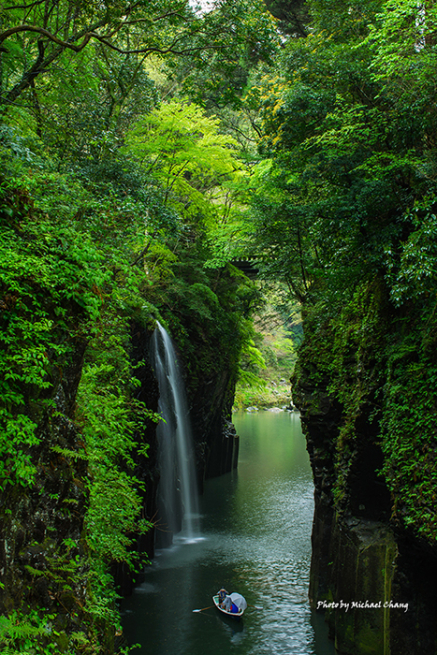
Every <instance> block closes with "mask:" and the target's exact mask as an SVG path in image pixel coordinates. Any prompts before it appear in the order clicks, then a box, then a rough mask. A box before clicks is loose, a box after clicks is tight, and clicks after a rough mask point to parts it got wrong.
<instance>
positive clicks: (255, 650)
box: [122, 412, 335, 655]
mask: <svg viewBox="0 0 437 655" xmlns="http://www.w3.org/2000/svg"><path fill="white" fill-rule="evenodd" d="M234 424H235V427H236V429H237V433H238V434H239V435H240V458H239V466H238V470H237V471H234V472H233V473H230V474H228V475H225V476H222V477H220V478H215V479H213V480H209V481H208V482H207V483H206V487H205V493H204V496H203V497H202V498H201V499H200V512H201V526H202V527H201V534H199V535H198V539H196V540H194V542H192V543H187V542H186V541H184V540H183V539H180V540H177V541H176V542H175V544H174V545H173V546H172V547H171V548H169V549H165V550H161V551H158V553H157V556H156V558H155V560H154V562H153V564H152V566H151V567H149V568H148V569H147V571H146V579H145V582H144V583H143V584H141V585H139V586H138V587H137V588H136V589H135V591H134V594H133V595H132V596H131V597H130V598H127V599H125V600H124V601H123V604H122V616H123V625H124V632H125V635H126V636H127V638H128V639H129V642H130V643H135V642H139V643H140V644H141V647H140V648H139V649H138V650H135V651H134V653H137V654H138V655H146V654H147V655H224V654H230V655H334V653H335V650H334V647H333V644H332V642H331V641H330V640H329V639H328V638H327V634H326V627H325V625H324V622H323V619H322V618H321V617H320V616H318V615H315V613H313V612H311V610H310V608H309V605H308V580H309V567H310V558H311V545H310V535H311V524H312V517H313V484H312V478H311V470H310V466H309V460H308V454H307V452H306V449H305V440H304V438H303V436H302V432H301V428H300V421H299V417H298V415H297V414H289V413H286V412H281V413H278V414H276V413H272V412H257V413H253V414H247V413H244V412H239V413H238V414H236V415H234ZM222 586H225V587H226V588H227V589H228V590H229V591H230V592H232V591H237V592H239V593H241V594H243V596H245V598H246V600H247V602H248V603H250V604H251V605H256V606H257V607H260V608H262V609H255V608H254V607H251V606H249V607H248V609H247V610H246V612H245V615H244V617H243V619H242V620H241V621H240V622H236V621H233V620H232V619H228V618H227V617H224V616H222V615H221V614H220V613H219V612H218V611H217V610H216V609H215V608H210V609H206V610H205V611H203V612H201V613H193V611H192V610H193V609H201V608H204V607H208V606H210V605H212V602H211V597H212V595H213V594H214V593H216V592H217V590H218V589H219V588H220V587H222Z"/></svg>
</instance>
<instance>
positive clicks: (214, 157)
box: [126, 101, 239, 221]
mask: <svg viewBox="0 0 437 655" xmlns="http://www.w3.org/2000/svg"><path fill="white" fill-rule="evenodd" d="M218 128H219V121H218V120H217V119H213V118H208V117H207V116H206V115H205V113H204V112H203V111H202V109H200V107H197V106H195V105H193V104H182V103H180V102H177V101H171V102H169V103H166V104H162V105H161V107H160V108H159V109H156V110H154V111H153V112H152V113H151V114H149V115H148V116H146V117H145V118H143V119H141V120H140V121H138V122H137V124H136V125H135V127H134V128H133V129H132V130H131V131H130V133H129V134H128V136H127V139H126V141H127V150H126V151H127V152H131V153H132V154H134V155H135V156H136V157H137V158H138V160H139V161H140V162H141V165H142V166H143V167H144V168H145V169H146V171H147V173H148V174H149V175H152V176H153V177H154V178H155V179H156V180H157V181H159V182H160V184H161V185H162V188H163V189H164V192H165V200H166V202H167V201H168V202H169V203H170V204H171V205H173V207H174V208H175V210H176V211H178V212H179V214H180V215H182V216H185V217H187V218H188V217H190V218H194V219H195V218H196V217H197V216H199V215H200V216H201V217H202V218H203V220H204V221H205V220H206V219H207V217H208V215H210V214H212V216H214V214H215V212H216V211H217V210H218V211H220V208H221V206H223V205H222V203H221V202H220V199H221V197H222V196H223V194H224V190H223V186H224V184H225V183H226V181H227V180H228V179H230V178H232V176H233V174H234V172H235V170H236V169H237V168H238V167H239V164H238V162H237V160H236V158H235V156H234V154H233V151H232V149H231V148H232V146H234V145H235V141H234V140H233V139H232V138H231V137H230V136H227V135H222V134H219V133H218Z"/></svg>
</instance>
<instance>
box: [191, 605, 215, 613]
mask: <svg viewBox="0 0 437 655" xmlns="http://www.w3.org/2000/svg"><path fill="white" fill-rule="evenodd" d="M211 607H214V605H209V607H202V609H201V610H193V612H203V610H210V609H211Z"/></svg>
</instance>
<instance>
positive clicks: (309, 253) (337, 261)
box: [252, 0, 437, 542]
mask: <svg viewBox="0 0 437 655" xmlns="http://www.w3.org/2000/svg"><path fill="white" fill-rule="evenodd" d="M307 7H308V10H309V16H310V17H311V23H310V24H309V25H308V36H307V37H306V38H305V39H290V40H289V41H288V42H287V43H286V44H285V45H284V48H283V53H282V56H281V58H280V62H279V65H278V67H277V68H276V70H274V71H272V72H271V73H270V74H268V75H265V76H264V77H263V78H261V79H259V81H258V83H257V86H256V88H254V89H253V93H254V94H255V93H256V94H258V96H259V98H260V101H261V112H262V117H263V130H264V138H263V140H262V141H261V144H260V150H261V153H262V155H263V157H264V158H265V163H262V164H261V165H260V166H259V167H258V171H256V173H255V175H256V176H257V177H256V178H255V179H256V181H257V183H256V191H255V194H256V195H255V198H256V200H255V206H254V208H253V210H252V212H253V216H254V220H255V229H254V239H253V244H254V245H253V248H254V249H255V250H256V251H257V252H260V253H264V259H265V261H264V262H263V266H262V267H261V270H264V271H265V274H266V275H275V276H276V277H279V278H280V279H281V280H283V281H284V282H285V283H287V284H288V285H289V287H290V290H291V291H292V292H293V293H294V295H295V296H296V297H298V298H299V299H300V300H301V301H302V303H303V304H304V310H303V311H304V325H305V340H304V343H303V346H302V347H301V349H300V353H299V359H300V362H301V364H300V366H301V367H302V369H304V370H305V376H307V379H308V380H309V383H310V384H314V385H315V388H316V389H321V390H326V388H328V389H329V392H330V393H331V395H332V397H333V398H335V400H336V401H337V402H338V404H339V406H341V407H342V422H341V425H340V427H339V435H338V438H337V440H336V442H335V444H334V445H333V447H334V449H335V456H334V457H335V462H336V463H335V465H336V482H335V485H334V490H333V491H334V497H335V503H336V507H337V509H339V510H341V511H344V510H347V509H348V508H347V499H348V494H349V490H350V489H349V485H350V484H352V481H351V476H352V475H353V474H354V466H355V459H356V457H358V453H359V449H360V447H364V445H363V444H361V445H360V444H359V443H358V441H357V435H358V434H360V436H361V438H362V439H364V437H363V435H362V432H360V430H361V431H362V425H363V422H367V423H366V425H367V426H368V428H367V430H368V435H367V437H366V439H367V440H368V441H369V443H370V442H371V443H372V445H373V446H376V445H379V447H380V448H381V449H382V452H383V460H384V463H383V466H382V472H381V475H383V476H384V479H385V481H386V484H387V486H388V488H389V490H390V492H391V494H392V500H393V517H392V518H393V520H394V521H399V522H400V524H402V525H404V526H408V527H409V529H411V530H413V531H414V532H415V533H416V534H419V535H420V536H422V537H425V538H426V539H428V540H429V541H430V542H435V538H436V528H435V525H436V517H435V513H434V512H433V510H432V499H433V498H435V493H436V481H435V464H434V458H433V455H432V453H433V452H434V451H435V414H436V409H435V407H434V403H433V401H432V398H433V380H434V377H435V376H434V369H435V361H434V360H435V358H434V355H433V351H432V346H431V344H432V343H433V338H432V336H431V335H432V332H433V329H434V328H433V326H434V320H435V319H434V314H435V285H436V274H437V267H436V233H435V216H436V211H435V197H436V191H437V188H436V175H435V160H436V144H435V139H434V134H435V127H436V114H435V103H434V95H435V93H434V89H433V88H431V87H433V82H432V80H433V79H434V77H435V73H436V70H435V56H434V44H435V33H436V31H435V22H436V9H435V7H434V5H433V4H427V5H424V6H423V7H418V5H417V3H414V2H405V3H404V2H398V1H397V0H393V1H392V0H388V1H386V2H369V3H365V6H364V5H363V3H362V2H342V1H341V0H339V1H338V2H335V3H334V4H333V3H332V2H329V3H328V2H326V1H325V0H311V1H310V2H308V3H307ZM258 180H259V181H258ZM407 325H408V328H407ZM427 379H429V380H430V382H429V384H428V395H427V393H426V382H425V380H427ZM360 426H361V427H360ZM419 471H420V473H419Z"/></svg>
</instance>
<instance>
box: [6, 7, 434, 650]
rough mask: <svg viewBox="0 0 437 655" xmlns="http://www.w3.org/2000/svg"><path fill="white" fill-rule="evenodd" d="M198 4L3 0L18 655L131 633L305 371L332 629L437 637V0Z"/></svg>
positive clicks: (316, 573)
mask: <svg viewBox="0 0 437 655" xmlns="http://www.w3.org/2000/svg"><path fill="white" fill-rule="evenodd" d="M199 5H200V6H199V7H197V6H195V4H194V3H193V2H189V1H188V0H153V2H146V1H143V0H140V1H139V2H136V1H135V2H130V0H126V1H125V0H114V1H111V2H109V1H108V2H98V3H97V2H81V1H78V0H37V1H35V2H33V1H30V2H25V3H21V4H19V3H14V2H10V3H3V4H2V5H1V6H0V165H1V166H0V454H1V456H0V525H1V534H0V650H1V651H2V652H4V653H5V655H23V654H24V653H26V655H27V654H28V653H29V654H31V655H50V654H53V655H58V653H64V654H65V655H113V654H114V653H115V652H117V651H118V652H120V653H123V652H125V651H126V648H127V646H126V644H125V643H124V642H123V631H122V622H121V617H120V608H119V605H120V602H121V600H120V599H121V598H122V597H124V596H126V597H128V596H129V594H132V593H133V594H134V596H135V594H136V593H137V592H135V589H137V588H139V586H141V584H144V580H143V576H144V575H146V576H147V573H144V572H145V571H146V572H147V571H150V570H152V569H153V566H154V564H151V563H150V562H151V560H154V558H155V555H156V552H157V551H161V546H162V545H164V543H165V544H166V545H167V546H169V545H170V542H171V541H172V540H174V539H176V540H177V539H178V537H177V536H176V537H174V535H175V534H176V535H177V534H178V530H179V528H180V527H181V526H182V523H183V510H184V509H185V510H186V511H187V515H188V516H189V517H191V518H193V519H194V520H196V518H197V515H198V513H199V512H198V511H197V509H196V507H193V506H192V507H191V508H190V502H191V500H190V499H191V497H192V495H193V494H192V493H191V490H190V491H188V487H189V486H190V485H188V484H186V483H185V482H184V481H183V480H184V479H186V477H188V476H187V475H186V474H185V472H184V469H185V463H186V462H187V461H189V462H190V463H191V464H192V465H193V469H194V471H195V474H194V475H195V478H196V484H197V488H198V490H199V494H200V497H201V499H202V498H203V497H204V496H203V495H205V498H206V497H209V496H208V494H210V489H213V488H214V485H215V484H216V482H217V499H216V500H217V501H218V500H219V499H221V496H222V491H218V489H219V487H220V484H221V482H220V480H222V482H226V480H227V481H232V480H236V479H237V478H238V469H239V467H238V459H239V452H240V449H241V450H242V452H244V449H243V446H242V444H240V441H241V440H240V438H239V436H238V434H237V431H236V429H235V427H234V425H233V421H232V417H233V405H234V402H235V403H236V404H238V407H240V408H246V407H247V406H249V405H250V406H252V408H253V407H254V406H256V405H257V402H258V401H257V399H260V401H261V402H260V403H259V405H260V406H264V405H263V404H262V403H264V402H265V401H266V399H271V398H273V397H275V398H279V397H280V392H279V387H281V389H284V387H285V388H286V393H287V394H289V395H288V396H287V400H286V402H284V403H282V401H281V403H278V404H280V405H282V404H284V405H288V403H289V400H290V399H292V402H293V403H294V406H295V407H297V408H298V410H299V412H300V417H301V420H302V428H303V432H304V435H305V438H306V444H307V449H308V454H309V459H310V465H311V470H312V476H313V482H314V491H315V494H314V523H313V532H312V544H311V547H312V555H311V571H310V573H309V577H308V579H307V582H305V583H304V582H303V578H302V579H300V581H299V588H300V589H301V588H302V587H301V585H303V584H308V587H309V589H308V596H309V599H308V601H306V600H305V603H307V602H308V605H306V606H305V607H306V610H305V611H304V612H303V615H305V617H306V618H305V621H307V619H308V617H309V616H310V615H311V614H310V608H311V610H312V611H314V612H315V614H314V616H318V615H317V608H319V612H320V610H322V609H323V610H324V612H325V614H324V617H326V619H327V625H328V627H329V632H330V635H331V637H332V638H333V639H334V641H335V646H336V648H337V650H338V651H339V652H341V653H349V654H351V655H352V654H353V655H355V654H357V655H361V654H363V655H364V653H376V654H377V655H379V654H383V655H404V654H408V655H410V654H413V655H416V654H417V655H419V654H420V655H435V653H436V643H437V634H436V630H437V628H436V625H437V622H436V620H435V615H436V608H437V598H436V592H435V585H434V583H433V580H434V578H435V571H436V562H437V551H436V548H437V527H436V526H437V515H436V498H437V468H436V467H437V438H436V435H437V403H436V398H437V356H436V353H437V338H436V334H437V312H436V307H437V304H436V288H437V138H436V132H437V111H436V106H437V105H436V89H435V82H434V80H435V77H436V73H437V70H436V59H435V48H436V43H437V36H436V34H437V29H436V26H437V5H436V4H435V3H434V2H426V3H422V4H420V3H419V5H418V3H417V2H416V0H402V1H401V0H371V1H369V2H366V3H363V2H361V1H358V0H329V2H328V0H265V1H264V0H214V2H211V3H208V5H207V6H205V4H204V3H199ZM247 262H249V263H250V266H249V267H248V266H247ZM234 264H236V265H234ZM160 326H162V327H160ZM266 326H268V327H266ZM163 328H165V331H166V333H167V334H168V335H169V336H170V339H171V343H172V347H173V348H174V351H175V354H171V355H168V354H167V355H164V352H165V350H166V348H165V349H164V342H165V343H166V344H167V345H169V343H168V340H167V337H166V336H165V337H163V334H164V333H163ZM160 335H161V336H160ZM158 337H159V338H158ZM161 337H163V339H161ZM154 341H157V342H158V348H157V351H158V354H159V357H158V358H157V359H155V361H153V360H152V359H151V358H150V352H151V347H152V343H153V342H154ZM175 357H176V359H177V361H178V372H179V373H180V374H181V380H182V381H178V382H177V383H176V386H177V388H178V389H179V390H180V388H181V387H184V390H185V392H186V400H187V408H185V407H183V405H181V404H180V400H179V398H180V397H179V392H178V393H177V394H176V396H177V397H175V395H174V393H173V391H168V392H166V391H165V390H164V387H165V385H164V384H163V382H164V381H165V379H167V378H168V376H167V375H166V374H165V375H164V376H163V379H161V380H159V378H160V377H161V376H160V375H159V370H160V369H163V368H164V367H165V368H168V367H169V366H170V364H172V363H174V359H175ZM171 377H174V376H173V373H172V375H171ZM290 378H291V391H290V393H289V389H288V388H287V385H288V379H290ZM281 380H284V382H281ZM166 395H167V397H168V398H170V400H171V402H170V403H169V405H172V404H173V400H175V402H176V404H177V405H178V407H176V408H174V409H171V410H170V412H169V414H167V418H165V422H164V421H163V415H164V414H165V410H164V402H163V401H164V399H165V396H166ZM172 399H173V400H172ZM265 404H266V405H267V404H269V403H268V402H267V401H266V402H265ZM278 409H281V407H279V408H278ZM187 414H189V417H190V423H191V429H190V431H191V434H192V444H193V447H192V452H189V451H185V454H184V453H183V452H182V451H181V450H180V452H179V454H180V455H181V459H182V461H183V462H184V465H183V466H182V465H178V466H176V465H175V464H174V460H173V458H171V459H169V461H168V462H167V464H165V462H164V460H165V457H164V455H167V454H169V455H170V454H171V452H172V451H173V447H167V446H165V447H164V448H162V445H161V446H160V442H161V444H162V441H163V440H165V441H166V442H168V441H167V439H168V435H167V436H166V433H165V429H166V428H171V431H172V432H173V433H180V421H179V420H177V421H175V420H174V419H175V417H176V415H177V416H181V415H184V416H185V415H187ZM266 414H267V413H266ZM284 416H285V414H284ZM293 416H294V415H293ZM246 439H250V437H246ZM270 440H271V442H272V447H273V444H274V437H271V439H270ZM291 441H292V437H291V436H290V443H291ZM248 443H250V442H248ZM248 443H245V445H244V448H246V447H247V446H248ZM254 443H257V441H256V438H255V437H254ZM263 443H264V442H263ZM263 447H264V446H263ZM177 450H178V449H177V448H175V449H174V453H176V452H177ZM265 459H266V461H268V449H267V451H266V453H265ZM278 466H279V465H278ZM290 467H291V464H290ZM241 470H243V468H242V469H241ZM166 471H167V472H166ZM308 471H309V469H307V473H308ZM260 475H261V473H260ZM222 476H225V477H224V478H222ZM233 476H234V477H233ZM166 479H167V481H170V482H169V484H168V485H167V483H166V482H165V480H166ZM269 480H271V479H270V478H269ZM215 481H216V482H215ZM232 484H233V483H232ZM232 484H231V488H232V490H233V492H235V493H237V491H238V489H237V487H236V486H235V485H234V486H232ZM266 484H267V483H266ZM269 484H273V483H271V482H269ZM287 484H289V487H290V488H291V487H292V486H293V484H294V483H293V484H292V483H291V482H290V483H287ZM164 487H167V492H166V493H162V491H163V489H164ZM281 488H282V487H281ZM293 488H294V487H293ZM305 489H306V491H305V493H307V490H308V488H307V487H305ZM257 493H259V494H260V498H261V497H262V494H261V491H260V490H259V489H258V491H257ZM183 496H185V498H184V500H181V498H182V497H183ZM213 496H214V494H213ZM243 496H244V494H243ZM280 496H281V498H284V497H285V496H284V494H282V495H281V494H280ZM303 497H305V498H307V495H305V494H303ZM169 498H171V501H170V500H169ZM232 498H239V499H241V498H242V497H241V496H238V494H237V495H236V496H232ZM225 500H226V497H225ZM252 500H253V499H252ZM201 502H202V500H201ZM229 502H231V499H229ZM293 502H294V501H293ZM163 506H166V507H170V506H173V507H174V508H175V509H170V510H168V511H167V510H166V511H167V514H166V515H164V510H163V509H162V507H163ZM254 507H255V509H253V511H251V517H252V521H253V526H251V527H250V529H252V528H253V529H255V527H256V526H258V527H259V529H260V533H261V532H262V530H261V527H262V526H261V525H260V524H259V523H258V521H260V523H262V521H263V520H264V518H265V517H264V515H263V513H262V512H265V511H267V510H264V509H263V510H262V511H261V514H260V515H257V514H256V503H255V506H254ZM269 511H271V512H273V515H274V516H275V517H276V521H275V525H278V541H280V540H281V539H283V543H286V544H288V543H289V540H290V539H291V537H290V534H289V533H288V532H289V530H291V529H294V528H292V527H290V523H289V522H288V519H289V518H290V517H289V512H290V510H289V509H288V508H287V507H286V503H285V504H284V505H282V504H280V512H279V513H276V510H275V509H274V508H272V507H271V506H269ZM231 515H232V513H231V514H228V515H227V516H231ZM284 515H285V516H286V519H287V520H285V519H283V516H284ZM272 525H273V524H270V526H271V528H270V529H271V530H273V527H272ZM282 525H287V526H289V527H288V528H286V529H285V528H284V530H285V531H286V532H287V533H286V534H285V533H284V534H282V532H281V526H282ZM249 532H250V530H249ZM195 536H196V527H195V526H192V527H191V537H195ZM191 537H190V539H189V540H191ZM224 541H225V542H226V540H224ZM243 541H244V540H243ZM261 541H262V539H261ZM245 543H246V542H245ZM263 543H264V542H263ZM305 543H306V544H307V545H306V546H305V548H308V549H309V545H308V542H305ZM246 545H247V544H246ZM197 546H199V549H201V548H202V547H203V546H205V544H203V545H202V543H199V544H194V547H197ZM278 552H279V559H278V560H275V565H274V567H273V568H274V569H275V570H276V567H280V564H278V562H283V564H284V570H287V571H288V568H287V566H288V564H287V562H286V561H285V560H286V558H285V555H284V553H283V551H281V548H280V547H278ZM258 554H259V553H258ZM307 556H308V558H309V552H308V553H307V554H306V556H305V557H302V559H301V560H299V561H302V562H303V561H305V562H308V559H307V558H306V557H307ZM257 557H258V555H257V556H256V557H255V560H257ZM264 559H265V558H264ZM154 561H155V560H154ZM257 561H258V560H257ZM260 566H261V564H260ZM305 566H307V564H306V563H305ZM261 568H262V567H261ZM251 571H252V573H251V574H250V576H252V574H253V570H252V569H251ZM244 572H245V569H244V566H242V569H241V571H240V573H241V575H242V576H244ZM278 579H280V582H281V584H284V587H283V588H284V589H287V590H288V591H286V593H285V595H286V594H289V595H290V596H292V590H291V589H290V587H287V584H288V582H287V580H285V579H283V578H282V574H281V573H280V572H278ZM250 580H252V577H250ZM215 582H216V580H214V584H215ZM237 582H238V583H239V584H240V583H241V584H243V583H244V584H246V583H245V582H244V578H239V579H238V580H236V583H237ZM224 583H225V581H222V580H220V581H219V580H217V584H219V585H221V584H224ZM247 584H249V583H247ZM261 586H262V585H261ZM255 587H256V585H255V586H252V587H251V586H250V585H249V586H248V588H247V590H246V591H248V592H250V593H252V591H253V593H254V597H255V596H256V594H255ZM214 591H216V589H214ZM269 593H270V592H269ZM269 598H270V597H269ZM272 602H273V601H272ZM302 602H304V601H302ZM405 607H408V610H407V611H404V608H405ZM346 608H347V610H346ZM300 609H301V608H300ZM298 610H299V608H298ZM298 610H296V611H297V613H298V614H299V611H300V610H299V611H298ZM196 618H199V617H196ZM319 618H320V617H319ZM281 621H282V619H281ZM281 621H280V622H279V623H280V624H281V625H282V623H281ZM308 625H309V624H308V623H305V626H308ZM305 629H306V628H305ZM305 634H306V633H305ZM258 637H259V639H260V643H263V646H262V647H263V648H264V645H265V644H264V642H262V635H258ZM282 647H283V644H282V645H281V648H282ZM250 648H251V649H256V640H255V642H253V643H251V645H250ZM254 653H255V655H258V654H257V653H256V650H254ZM153 655H154V654H153ZM175 655H176V654H175Z"/></svg>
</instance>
